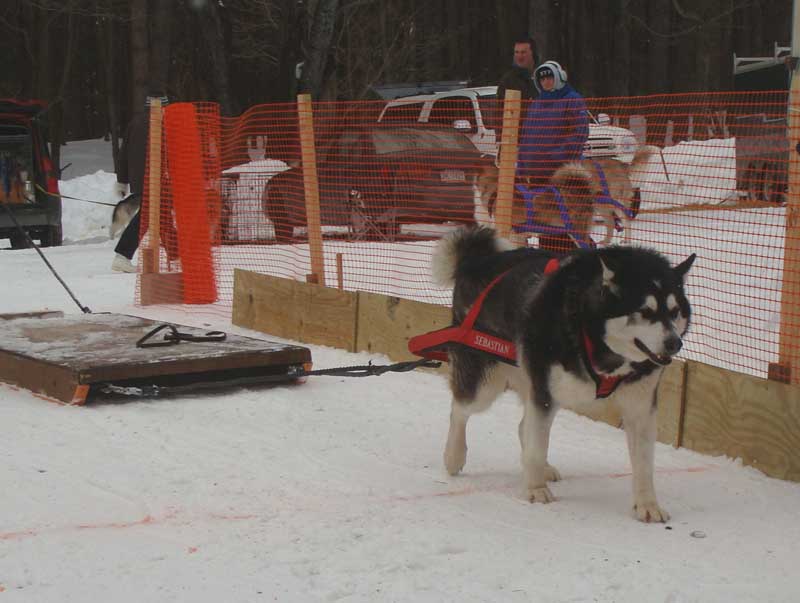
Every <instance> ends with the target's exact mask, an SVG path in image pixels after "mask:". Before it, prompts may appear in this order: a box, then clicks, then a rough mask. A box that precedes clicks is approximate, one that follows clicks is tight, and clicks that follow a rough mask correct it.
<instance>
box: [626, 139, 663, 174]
mask: <svg viewBox="0 0 800 603" xmlns="http://www.w3.org/2000/svg"><path fill="white" fill-rule="evenodd" d="M660 152H661V149H660V148H659V147H657V146H655V145H652V144H643V145H642V146H640V147H639V148H638V149H636V153H635V154H634V155H633V160H632V161H631V169H636V167H637V166H640V165H642V164H644V163H647V160H648V159H650V157H651V156H652V155H656V154H658V153H660Z"/></svg>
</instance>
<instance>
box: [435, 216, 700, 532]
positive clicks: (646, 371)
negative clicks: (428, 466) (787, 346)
mask: <svg viewBox="0 0 800 603" xmlns="http://www.w3.org/2000/svg"><path fill="white" fill-rule="evenodd" d="M557 257H559V256H558V255H557V254H555V253H552V252H549V251H546V250H542V249H527V248H520V249H512V248H511V245H510V244H509V243H508V242H507V241H505V240H503V239H500V238H498V237H497V236H496V234H495V232H494V231H493V230H492V229H489V228H485V227H477V228H472V229H460V230H456V231H454V232H452V233H450V234H449V235H447V236H445V237H444V238H443V239H442V240H441V241H440V242H439V243H438V246H437V248H436V250H435V252H434V256H433V263H432V272H433V275H434V279H435V280H436V281H437V282H438V283H439V284H441V285H443V286H452V287H453V322H454V323H455V324H461V323H462V322H463V320H464V317H465V315H466V313H467V311H468V310H469V309H470V308H471V306H472V305H473V303H474V302H475V301H476V298H478V297H479V296H480V295H481V294H482V292H483V291H484V289H485V288H486V287H487V285H488V284H489V283H490V282H492V281H493V280H494V279H495V277H497V276H498V275H501V274H503V276H502V277H501V278H500V280H499V281H497V283H496V284H495V285H494V286H493V287H492V288H491V289H489V291H488V293H487V294H486V296H485V298H484V301H483V305H482V306H481V309H480V314H479V315H478V318H477V323H476V324H475V329H479V330H480V331H482V332H486V333H491V334H493V335H495V336H497V337H500V338H502V339H504V340H508V341H510V342H512V343H513V344H514V345H515V346H516V358H517V364H516V366H512V365H511V364H509V363H508V362H501V361H500V360H499V359H498V358H496V357H495V356H493V355H491V354H488V353H486V352H483V351H479V350H476V349H473V348H470V347H466V346H461V345H450V346H449V350H448V355H449V363H450V389H451V392H452V408H451V414H450V429H449V433H448V436H447V443H446V446H445V450H444V464H445V467H446V468H447V471H448V472H449V473H450V474H451V475H456V474H457V473H458V472H459V471H461V470H462V468H463V467H464V464H465V463H466V460H467V442H466V429H467V421H468V419H469V418H470V416H472V415H473V414H475V413H479V412H481V411H484V410H486V409H488V408H489V407H490V406H491V404H492V402H493V401H494V400H495V398H497V396H498V395H500V394H501V393H503V391H504V390H505V389H506V388H507V387H508V388H510V389H513V390H515V391H516V393H517V394H518V396H519V398H520V400H521V402H522V405H523V417H522V422H521V423H520V425H519V440H520V444H521V447H522V455H521V461H522V471H523V482H524V487H525V492H526V495H527V498H528V499H529V500H530V501H531V502H540V503H549V502H551V501H553V500H554V496H553V493H552V492H551V490H550V487H549V486H548V484H547V482H550V481H558V480H559V479H560V475H559V472H558V471H557V470H556V469H555V467H553V466H552V465H550V464H549V462H548V456H547V454H548V446H549V439H550V427H551V425H552V423H553V419H554V417H555V415H556V411H558V409H559V408H561V407H565V408H574V407H576V406H579V405H581V404H583V403H590V402H593V401H595V400H597V399H599V398H605V397H607V396H610V397H611V398H610V399H613V400H614V401H615V402H616V403H617V404H618V405H619V408H620V409H621V411H622V417H623V423H624V427H625V431H626V436H627V440H628V449H629V453H630V459H631V464H632V467H633V508H634V513H635V515H636V517H637V518H638V519H639V520H641V521H645V522H651V521H652V522H665V521H667V520H668V519H669V514H668V513H667V512H666V511H665V510H664V509H663V508H662V507H661V505H660V504H659V502H658V500H657V499H656V492H655V488H654V483H653V453H654V444H655V439H656V388H657V386H658V382H659V378H660V377H661V373H662V371H663V369H664V367H665V366H666V365H668V364H669V363H670V362H671V360H672V358H673V356H675V354H677V353H678V352H679V351H680V349H681V347H682V345H683V339H682V338H683V336H684V335H685V333H686V332H687V330H688V328H689V322H690V318H691V308H690V305H689V301H688V299H687V297H686V295H685V293H684V280H685V277H686V274H687V272H688V271H689V269H690V268H691V266H692V263H693V262H694V259H695V256H694V254H692V255H690V256H689V257H688V258H687V259H686V260H684V261H683V262H681V263H680V264H679V265H677V266H675V267H672V266H670V264H669V263H668V261H667V260H666V258H665V257H664V256H662V255H661V254H659V253H657V252H656V251H653V250H649V249H643V248H634V247H616V246H612V247H607V248H602V249H587V250H575V251H573V252H571V253H570V254H568V255H566V256H564V257H561V258H560V261H559V260H555V259H554V258H557ZM551 260H553V261H551ZM546 267H547V272H545V268H546Z"/></svg>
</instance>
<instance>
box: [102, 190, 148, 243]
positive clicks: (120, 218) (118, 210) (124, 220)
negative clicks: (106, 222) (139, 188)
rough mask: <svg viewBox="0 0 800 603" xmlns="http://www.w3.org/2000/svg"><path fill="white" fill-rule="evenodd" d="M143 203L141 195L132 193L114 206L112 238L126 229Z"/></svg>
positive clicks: (110, 230)
mask: <svg viewBox="0 0 800 603" xmlns="http://www.w3.org/2000/svg"><path fill="white" fill-rule="evenodd" d="M141 204H142V198H141V196H140V195H134V194H130V195H128V196H127V197H125V198H124V199H123V200H122V201H120V202H119V203H117V204H116V205H115V206H114V212H113V213H112V214H111V228H110V229H109V232H110V234H111V238H112V239H113V238H114V237H116V236H117V235H118V234H119V233H120V232H122V231H123V230H124V229H125V227H126V226H127V225H128V222H130V221H131V219H133V216H135V215H136V212H137V211H139V208H140V207H141Z"/></svg>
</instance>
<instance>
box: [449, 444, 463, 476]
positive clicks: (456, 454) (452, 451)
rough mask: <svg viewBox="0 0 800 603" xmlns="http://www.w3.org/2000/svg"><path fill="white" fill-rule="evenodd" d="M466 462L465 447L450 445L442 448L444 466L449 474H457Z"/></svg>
mask: <svg viewBox="0 0 800 603" xmlns="http://www.w3.org/2000/svg"><path fill="white" fill-rule="evenodd" d="M466 462H467V447H466V446H462V447H458V446H450V445H449V442H448V446H447V448H445V449H444V466H445V468H446V469H447V472H448V473H449V474H450V475H457V474H458V472H459V471H461V470H462V469H463V468H464V465H465V464H466Z"/></svg>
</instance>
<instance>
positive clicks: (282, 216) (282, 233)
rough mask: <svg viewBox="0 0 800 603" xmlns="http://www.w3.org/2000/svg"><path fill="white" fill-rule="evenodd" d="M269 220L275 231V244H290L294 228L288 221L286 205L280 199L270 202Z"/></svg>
mask: <svg viewBox="0 0 800 603" xmlns="http://www.w3.org/2000/svg"><path fill="white" fill-rule="evenodd" d="M275 192H276V191H275ZM276 197H277V195H276ZM269 219H270V220H271V221H272V228H273V229H274V230H275V242H277V243H291V242H292V238H293V236H294V226H293V225H292V222H291V220H290V219H289V214H288V211H287V209H286V204H285V203H284V202H283V200H282V199H280V198H277V199H274V200H273V199H271V200H270V203H269Z"/></svg>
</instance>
